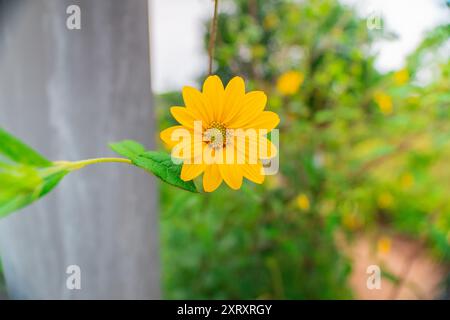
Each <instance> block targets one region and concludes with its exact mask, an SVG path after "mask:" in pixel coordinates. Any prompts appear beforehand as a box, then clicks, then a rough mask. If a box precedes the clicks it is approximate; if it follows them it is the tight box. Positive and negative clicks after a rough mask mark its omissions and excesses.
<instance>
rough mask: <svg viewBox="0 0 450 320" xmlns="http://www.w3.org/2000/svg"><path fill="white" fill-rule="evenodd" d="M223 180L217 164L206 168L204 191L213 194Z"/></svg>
mask: <svg viewBox="0 0 450 320" xmlns="http://www.w3.org/2000/svg"><path fill="white" fill-rule="evenodd" d="M222 180H223V179H222V176H221V175H220V171H219V166H218V165H217V164H212V165H208V166H206V168H205V174H204V175H203V190H205V192H213V191H214V190H216V189H217V188H218V187H219V186H220V184H221V183H222Z"/></svg>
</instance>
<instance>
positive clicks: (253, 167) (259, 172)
mask: <svg viewBox="0 0 450 320" xmlns="http://www.w3.org/2000/svg"><path fill="white" fill-rule="evenodd" d="M241 168H242V173H243V174H244V177H246V178H247V179H248V180H250V181H253V182H255V183H259V184H261V183H263V182H264V175H263V167H262V164H260V163H258V164H243V165H241Z"/></svg>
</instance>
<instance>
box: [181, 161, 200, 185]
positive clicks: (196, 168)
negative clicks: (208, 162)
mask: <svg viewBox="0 0 450 320" xmlns="http://www.w3.org/2000/svg"><path fill="white" fill-rule="evenodd" d="M204 170H205V165H204V164H187V163H185V164H183V167H182V168H181V175H180V178H181V179H182V180H184V181H189V180H192V179H195V178H197V177H198V176H199V175H200V174H201V173H202V172H203V171H204Z"/></svg>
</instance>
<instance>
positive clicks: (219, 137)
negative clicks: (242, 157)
mask: <svg viewBox="0 0 450 320" xmlns="http://www.w3.org/2000/svg"><path fill="white" fill-rule="evenodd" d="M203 137H204V140H205V141H208V142H209V146H210V147H211V148H214V149H219V148H222V147H225V146H226V144H227V142H228V141H229V138H230V137H229V133H228V132H227V128H226V127H225V126H224V125H223V124H222V123H220V122H217V121H213V122H211V124H210V125H209V128H208V129H206V130H205V132H204V134H203Z"/></svg>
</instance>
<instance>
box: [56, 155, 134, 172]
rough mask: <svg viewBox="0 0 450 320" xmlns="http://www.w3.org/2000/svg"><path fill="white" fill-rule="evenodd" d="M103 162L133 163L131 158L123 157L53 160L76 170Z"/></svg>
mask: <svg viewBox="0 0 450 320" xmlns="http://www.w3.org/2000/svg"><path fill="white" fill-rule="evenodd" d="M105 162H116V163H126V164H133V163H132V162H131V160H128V159H124V158H95V159H88V160H81V161H74V162H72V161H55V162H54V164H55V165H59V166H62V167H64V168H65V169H68V170H71V171H73V170H78V169H81V168H84V167H85V166H88V165H91V164H96V163H105Z"/></svg>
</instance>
